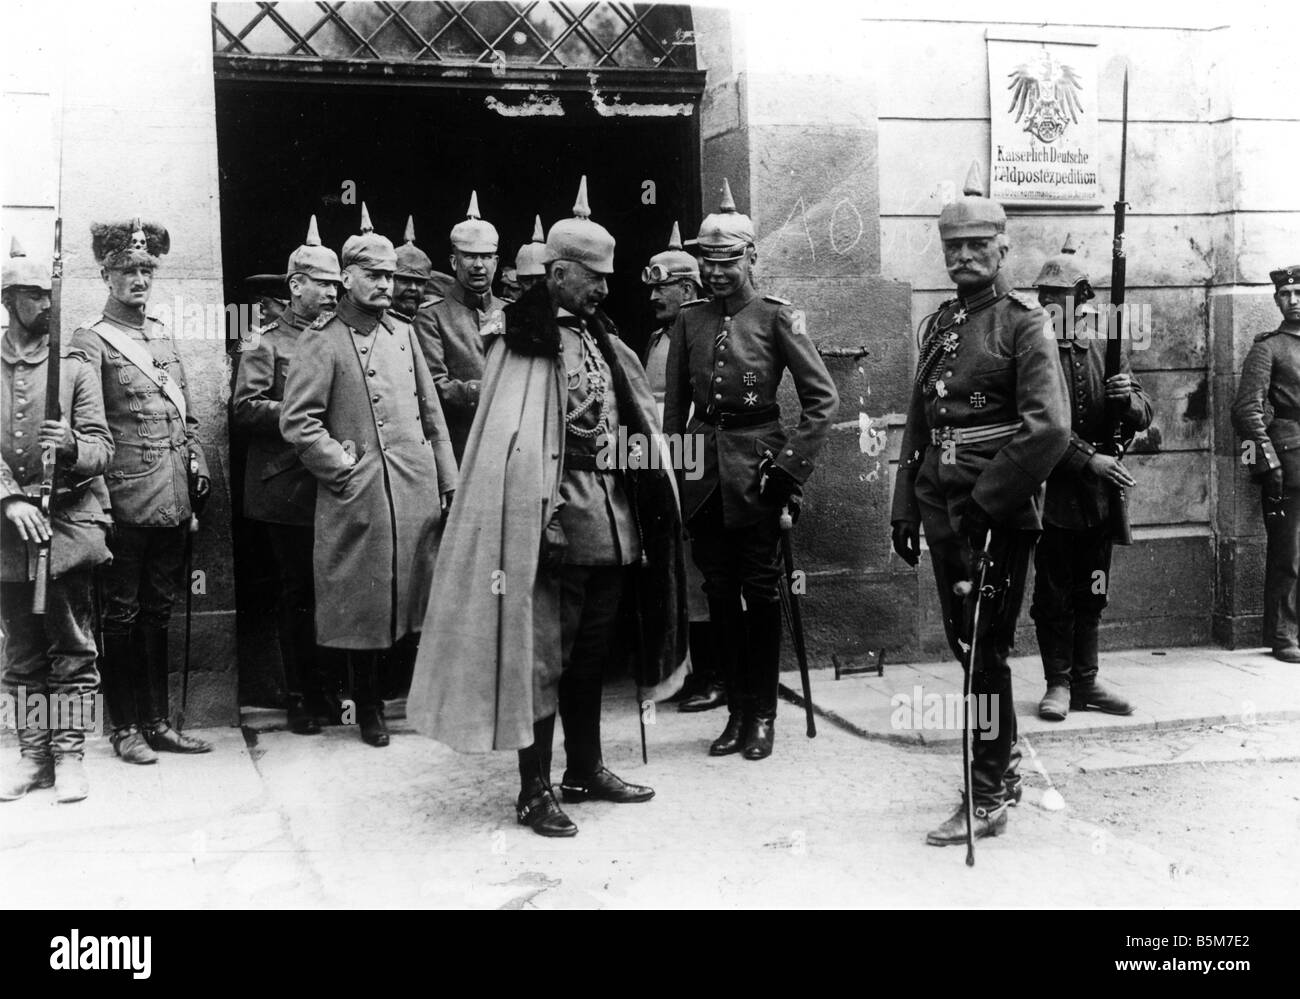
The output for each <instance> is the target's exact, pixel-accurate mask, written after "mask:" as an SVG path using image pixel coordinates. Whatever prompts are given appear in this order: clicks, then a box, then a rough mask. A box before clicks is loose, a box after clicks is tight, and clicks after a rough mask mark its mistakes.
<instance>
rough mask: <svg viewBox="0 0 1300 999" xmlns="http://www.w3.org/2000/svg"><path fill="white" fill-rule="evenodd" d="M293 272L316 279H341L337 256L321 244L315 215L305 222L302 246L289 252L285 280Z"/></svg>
mask: <svg viewBox="0 0 1300 999" xmlns="http://www.w3.org/2000/svg"><path fill="white" fill-rule="evenodd" d="M295 274H305V275H307V277H309V278H312V279H314V280H316V281H339V282H341V281H342V280H343V274H342V272H341V270H340V268H339V258H338V257H336V256H335V255H334V251H333V250H331V249H330V248H329V247H327V246H321V242H320V230H319V229H317V228H316V216H315V215H313V216H312V217H311V221H310V222H308V223H307V238H306V239H305V240H303V244H302V246H300V247H298V249H296V250H294V251H293V252H292V253H291V254H289V267H288V269H287V270H286V271H285V278H286V280H287V279H288V278H291V277H293V275H295Z"/></svg>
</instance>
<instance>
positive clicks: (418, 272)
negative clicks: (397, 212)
mask: <svg viewBox="0 0 1300 999" xmlns="http://www.w3.org/2000/svg"><path fill="white" fill-rule="evenodd" d="M402 239H404V240H405V242H404V243H403V244H402V245H401V246H399V247H398V248H397V276H398V277H400V278H410V279H412V280H414V281H428V280H429V278H431V277H433V261H432V260H430V259H429V255H428V254H427V253H425V252H424V251H423V250H421V249H420V248H419V247H418V246H416V245H415V216H413V215H408V216H407V217H406V232H405V233H404V234H403V236H402Z"/></svg>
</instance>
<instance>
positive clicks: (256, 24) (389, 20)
mask: <svg viewBox="0 0 1300 999" xmlns="http://www.w3.org/2000/svg"><path fill="white" fill-rule="evenodd" d="M212 42H213V48H214V50H215V51H216V52H217V53H218V54H219V55H232V56H238V55H260V56H274V57H279V58H285V57H288V58H294V57H300V58H306V59H363V60H370V61H381V62H427V63H435V64H436V63H461V64H463V63H480V64H497V65H502V64H503V65H505V66H516V67H521V68H522V67H532V68H542V69H588V68H592V67H596V68H602V69H678V70H693V69H695V49H694V45H693V44H692V33H691V15H690V7H688V6H686V5H676V4H630V3H588V4H567V3H495V2H473V3H466V2H462V3H442V2H439V3H429V2H408V3H323V2H321V3H214V4H213V5H212Z"/></svg>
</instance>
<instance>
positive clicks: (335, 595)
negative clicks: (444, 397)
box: [280, 299, 457, 650]
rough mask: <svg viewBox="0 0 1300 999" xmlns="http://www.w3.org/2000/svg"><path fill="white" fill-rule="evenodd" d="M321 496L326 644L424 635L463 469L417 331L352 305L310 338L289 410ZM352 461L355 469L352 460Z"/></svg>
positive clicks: (288, 426) (289, 382)
mask: <svg viewBox="0 0 1300 999" xmlns="http://www.w3.org/2000/svg"><path fill="white" fill-rule="evenodd" d="M280 432H281V433H282V434H283V435H284V438H285V440H286V441H288V442H289V443H290V444H291V445H292V446H293V447H294V449H295V450H296V451H297V453H298V456H299V457H300V458H301V459H302V462H303V464H304V465H305V466H306V467H307V469H308V471H310V472H311V474H312V475H313V476H315V478H316V481H317V483H318V486H319V487H320V488H319V489H318V492H317V495H316V511H315V530H316V535H315V538H316V540H315V550H314V556H313V564H314V570H315V585H316V640H317V641H318V642H319V643H320V644H321V645H327V646H332V647H335V648H344V649H372V650H373V649H387V648H389V647H391V646H392V645H393V644H394V643H395V642H396V641H397V640H398V639H401V638H402V637H403V636H405V635H407V634H411V633H413V632H418V631H419V630H420V626H421V624H422V622H423V620H424V612H425V605H426V603H427V601H428V596H429V583H430V574H431V572H432V568H433V558H434V553H435V551H436V548H437V540H438V530H439V525H440V521H441V510H440V507H439V494H441V493H446V492H449V491H451V490H454V489H455V488H456V481H457V475H456V461H455V459H454V457H453V456H452V452H451V442H450V440H449V439H448V437H447V427H446V423H445V422H444V421H443V417H442V408H441V407H440V406H439V405H438V397H437V391H436V389H435V388H434V385H433V379H432V378H431V377H430V376H429V370H428V367H427V366H426V365H425V361H424V357H423V355H422V354H421V353H420V350H419V348H418V346H417V345H416V339H415V334H414V332H413V330H412V329H411V327H410V326H408V325H407V324H406V323H403V322H401V321H400V320H398V319H395V318H393V317H392V316H389V315H387V314H383V313H378V314H376V313H369V312H365V311H363V310H361V309H360V308H358V307H357V306H356V305H355V304H354V303H353V302H352V301H351V300H350V299H344V300H343V301H342V302H341V303H340V304H339V308H338V311H337V312H335V313H329V314H326V315H323V316H321V317H320V318H319V319H317V320H316V322H315V323H313V324H312V326H311V328H310V329H309V330H308V331H307V332H306V333H305V334H304V335H303V337H302V340H301V342H300V344H299V345H298V352H297V354H296V356H295V359H294V363H293V365H292V366H290V368H289V372H288V376H287V378H286V381H285V386H284V400H283V403H282V405H281V409H280ZM349 451H350V452H351V453H352V454H354V455H355V457H356V463H355V464H353V463H351V462H350V461H349V460H348V458H347V457H346V454H347V453H348V452H349Z"/></svg>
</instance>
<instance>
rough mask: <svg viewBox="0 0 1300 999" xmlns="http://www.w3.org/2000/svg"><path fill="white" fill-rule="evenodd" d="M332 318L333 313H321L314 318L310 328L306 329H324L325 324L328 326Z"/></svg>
mask: <svg viewBox="0 0 1300 999" xmlns="http://www.w3.org/2000/svg"><path fill="white" fill-rule="evenodd" d="M333 318H334V313H332V312H322V313H321V314H320V315H319V316H317V317H316V321H315V322H314V323H312V324H311V325H310V326H308V327H307V328H308V329H312V330H320V329H324V328H325V326H326V324H328V323H329V321H330V320H331V319H333Z"/></svg>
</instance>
